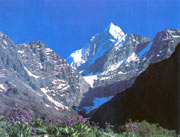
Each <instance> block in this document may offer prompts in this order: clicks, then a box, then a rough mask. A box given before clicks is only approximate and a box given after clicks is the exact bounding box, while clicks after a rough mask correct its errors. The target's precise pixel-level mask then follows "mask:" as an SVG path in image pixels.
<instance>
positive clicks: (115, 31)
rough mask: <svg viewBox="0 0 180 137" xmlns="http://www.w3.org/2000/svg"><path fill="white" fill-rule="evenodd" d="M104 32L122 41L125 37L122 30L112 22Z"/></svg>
mask: <svg viewBox="0 0 180 137" xmlns="http://www.w3.org/2000/svg"><path fill="white" fill-rule="evenodd" d="M104 32H105V33H109V34H111V35H112V36H113V38H115V39H121V37H122V36H124V35H125V34H124V32H123V31H122V30H121V28H120V27H118V26H116V25H114V24H113V23H112V22H111V23H110V24H109V25H108V26H107V27H106V28H105V30H104Z"/></svg>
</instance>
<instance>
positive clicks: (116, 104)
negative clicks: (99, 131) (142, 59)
mask: <svg viewBox="0 0 180 137" xmlns="http://www.w3.org/2000/svg"><path fill="white" fill-rule="evenodd" d="M152 59H153V58H152ZM179 67H180V44H179V45H178V46H177V47H176V50H175V52H174V53H173V54H172V56H171V57H170V58H168V59H165V60H163V61H160V62H158V63H154V64H152V65H150V66H149V67H148V69H147V70H146V71H144V72H142V73H141V74H140V76H138V77H137V78H136V80H135V82H134V84H133V86H132V87H131V88H128V89H126V90H125V91H123V92H121V93H119V94H117V95H116V96H115V97H114V98H113V99H112V100H111V101H109V102H107V103H105V104H104V105H102V106H101V107H100V108H99V109H98V110H97V111H96V113H95V114H94V115H93V117H92V120H93V121H96V122H99V123H100V124H101V125H103V124H104V123H105V122H109V123H111V124H116V125H122V124H124V123H125V122H126V121H127V120H128V119H132V120H147V121H148V122H152V123H159V124H160V125H161V126H163V127H166V128H170V129H176V130H178V126H179V125H178V122H179V119H178V118H179V110H180V103H179V101H178V100H179V95H180V91H179V85H180V81H179V78H180V69H179Z"/></svg>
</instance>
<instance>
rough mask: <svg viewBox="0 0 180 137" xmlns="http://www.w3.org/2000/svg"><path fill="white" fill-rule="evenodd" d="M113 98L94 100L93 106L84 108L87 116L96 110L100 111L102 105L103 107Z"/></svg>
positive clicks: (97, 98)
mask: <svg viewBox="0 0 180 137" xmlns="http://www.w3.org/2000/svg"><path fill="white" fill-rule="evenodd" d="M112 98H113V96H109V97H96V98H95V99H94V100H93V106H88V107H87V106H86V107H84V109H85V110H86V114H88V113H89V112H91V111H92V110H94V109H98V108H99V107H100V106H101V105H103V104H104V103H106V102H108V101H109V100H111V99H112Z"/></svg>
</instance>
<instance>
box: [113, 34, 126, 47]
mask: <svg viewBox="0 0 180 137" xmlns="http://www.w3.org/2000/svg"><path fill="white" fill-rule="evenodd" d="M126 36H127V34H125V35H124V36H123V37H122V38H121V39H120V40H118V42H117V43H116V44H115V45H114V47H115V49H116V50H118V49H119V48H121V47H123V45H124V44H125V43H126V41H127V37H126Z"/></svg>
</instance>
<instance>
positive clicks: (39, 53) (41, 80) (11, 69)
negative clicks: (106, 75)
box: [0, 33, 89, 118]
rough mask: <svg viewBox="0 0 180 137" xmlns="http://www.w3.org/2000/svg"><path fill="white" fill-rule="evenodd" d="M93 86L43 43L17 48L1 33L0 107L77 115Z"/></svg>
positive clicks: (45, 113)
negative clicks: (84, 96)
mask: <svg viewBox="0 0 180 137" xmlns="http://www.w3.org/2000/svg"><path fill="white" fill-rule="evenodd" d="M88 88H89V85H88V84H87V83H86V81H85V80H84V79H83V77H82V76H81V75H80V74H79V73H78V72H77V71H76V70H74V69H72V68H71V67H70V66H69V65H68V64H67V62H66V61H65V60H64V59H62V58H61V57H60V56H59V55H57V54H56V53H54V52H53V51H52V50H51V49H49V48H48V47H47V46H45V45H44V44H43V43H42V42H40V41H34V42H30V43H25V44H21V45H15V44H14V43H13V42H12V41H11V40H10V39H9V37H8V36H6V35H4V34H2V33H0V104H1V106H2V107H3V108H4V109H6V110H7V109H8V108H9V107H15V106H23V107H25V108H27V109H29V110H33V111H34V112H35V113H40V114H42V115H44V116H48V117H51V116H54V117H59V118H63V117H64V116H71V115H74V114H77V113H76V112H75V111H74V110H72V106H78V105H79V103H80V102H81V100H82V98H83V94H84V93H86V92H87V91H88Z"/></svg>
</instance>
